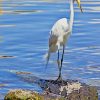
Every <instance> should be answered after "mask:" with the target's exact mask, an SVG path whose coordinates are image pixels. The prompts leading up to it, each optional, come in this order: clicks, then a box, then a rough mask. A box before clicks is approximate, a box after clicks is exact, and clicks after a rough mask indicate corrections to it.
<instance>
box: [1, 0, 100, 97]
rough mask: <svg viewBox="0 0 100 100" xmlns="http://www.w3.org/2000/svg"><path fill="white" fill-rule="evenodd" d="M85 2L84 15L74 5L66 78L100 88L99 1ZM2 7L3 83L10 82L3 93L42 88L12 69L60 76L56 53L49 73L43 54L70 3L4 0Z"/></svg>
mask: <svg viewBox="0 0 100 100" xmlns="http://www.w3.org/2000/svg"><path fill="white" fill-rule="evenodd" d="M82 5H83V9H84V13H83V14H82V13H80V10H79V8H77V5H76V4H75V12H76V14H75V22H74V27H73V34H72V36H71V38H70V39H69V41H68V44H67V46H66V51H65V57H64V63H63V70H62V72H63V78H64V79H66V78H71V79H79V80H80V81H83V82H86V83H88V84H91V85H94V86H99V87H100V85H99V83H100V44H99V42H100V35H99V33H100V29H99V28H100V14H99V13H100V12H99V11H100V2H99V0H96V1H95V2H94V1H92V0H88V1H87V0H84V1H82ZM2 9H3V14H2V15H0V84H7V85H5V86H3V87H2V88H1V87H0V96H3V95H4V94H5V93H6V92H7V91H8V90H9V89H12V88H24V89H33V90H38V91H39V88H38V86H36V85H32V84H28V83H25V82H23V81H22V80H20V79H19V78H18V77H17V76H16V75H15V74H13V71H22V72H23V71H26V72H30V73H33V74H34V75H35V76H38V77H41V78H52V79H56V78H57V76H58V68H57V65H56V56H57V55H56V54H52V57H51V59H50V63H49V66H48V68H47V71H46V73H45V61H44V59H43V56H44V54H45V53H46V51H47V47H48V44H47V43H48V42H47V41H48V35H49V31H50V29H51V27H52V25H53V23H54V22H55V21H56V20H58V19H59V18H62V17H67V18H69V4H68V2H66V0H17V1H16V0H10V1H9V0H4V1H3V7H2ZM4 58H6V59H4ZM16 82H17V83H16ZM2 98H3V97H2Z"/></svg>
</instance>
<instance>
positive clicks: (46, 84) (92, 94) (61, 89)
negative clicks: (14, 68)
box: [4, 72, 98, 100]
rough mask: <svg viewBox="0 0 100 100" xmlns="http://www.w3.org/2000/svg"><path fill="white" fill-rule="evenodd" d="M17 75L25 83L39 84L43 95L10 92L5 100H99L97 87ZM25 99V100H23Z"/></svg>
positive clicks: (25, 91) (21, 74) (22, 91)
mask: <svg viewBox="0 0 100 100" xmlns="http://www.w3.org/2000/svg"><path fill="white" fill-rule="evenodd" d="M17 74H18V75H19V76H21V77H20V78H21V79H23V80H24V81H25V82H28V83H36V84H38V85H39V86H40V87H41V88H42V90H43V93H42V94H39V93H36V92H34V91H29V90H12V91H10V92H8V94H7V95H6V96H5V99H4V100H98V93H97V89H96V88H95V87H93V86H89V85H86V84H84V83H81V82H79V81H77V80H66V81H55V80H44V79H39V78H37V77H34V76H32V75H31V74H27V75H25V73H24V74H23V73H22V72H21V73H17ZM23 97H24V99H22V98H23ZM12 98H14V99H12ZM27 98H28V99H27ZM31 98H32V99H31ZM34 98H36V99H34Z"/></svg>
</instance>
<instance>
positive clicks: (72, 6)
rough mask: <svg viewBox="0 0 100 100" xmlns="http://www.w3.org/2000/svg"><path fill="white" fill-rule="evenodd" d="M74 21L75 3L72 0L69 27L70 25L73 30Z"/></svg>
mask: <svg viewBox="0 0 100 100" xmlns="http://www.w3.org/2000/svg"><path fill="white" fill-rule="evenodd" d="M73 21H74V4H73V0H70V21H69V27H70V30H71V31H72V27H73Z"/></svg>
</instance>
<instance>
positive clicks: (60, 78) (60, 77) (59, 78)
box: [58, 45, 65, 81]
mask: <svg viewBox="0 0 100 100" xmlns="http://www.w3.org/2000/svg"><path fill="white" fill-rule="evenodd" d="M64 50H65V46H64V45H63V52H62V58H61V66H60V68H59V77H58V80H61V81H62V76H61V69H62V63H63V59H64Z"/></svg>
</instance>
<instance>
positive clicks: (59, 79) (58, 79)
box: [56, 75, 63, 83]
mask: <svg viewBox="0 0 100 100" xmlns="http://www.w3.org/2000/svg"><path fill="white" fill-rule="evenodd" d="M56 81H57V82H60V83H63V79H62V77H61V76H60V75H59V77H58V78H57V79H56Z"/></svg>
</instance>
